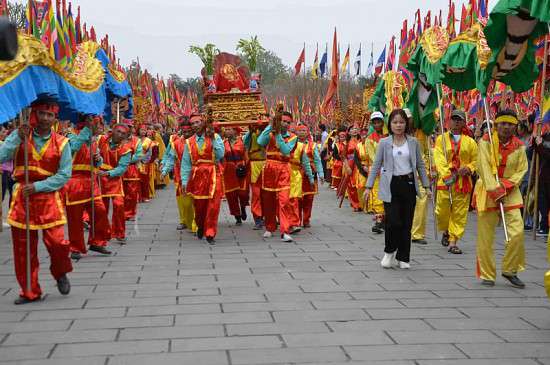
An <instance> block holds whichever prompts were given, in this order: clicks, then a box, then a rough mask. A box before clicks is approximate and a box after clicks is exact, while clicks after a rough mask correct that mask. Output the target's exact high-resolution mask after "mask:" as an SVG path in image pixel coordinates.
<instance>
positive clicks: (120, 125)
mask: <svg viewBox="0 0 550 365" xmlns="http://www.w3.org/2000/svg"><path fill="white" fill-rule="evenodd" d="M113 130H119V131H121V132H124V133H128V132H129V131H130V128H129V127H128V126H127V125H126V124H124V123H118V124H115V125H113Z"/></svg>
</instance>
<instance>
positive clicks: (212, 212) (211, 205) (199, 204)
mask: <svg viewBox="0 0 550 365" xmlns="http://www.w3.org/2000/svg"><path fill="white" fill-rule="evenodd" d="M221 204H222V196H221V195H220V194H218V193H216V194H215V195H214V197H213V198H212V199H194V200H193V207H194V208H195V223H196V224H197V227H199V228H202V229H203V234H204V236H206V237H212V238H214V237H216V234H217V233H218V216H219V215H220V207H221Z"/></svg>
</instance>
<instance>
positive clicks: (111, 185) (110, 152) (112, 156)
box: [98, 136, 131, 238]
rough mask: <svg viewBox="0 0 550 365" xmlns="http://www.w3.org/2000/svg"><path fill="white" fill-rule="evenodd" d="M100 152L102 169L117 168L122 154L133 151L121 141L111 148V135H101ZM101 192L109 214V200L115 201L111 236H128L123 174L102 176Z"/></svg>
mask: <svg viewBox="0 0 550 365" xmlns="http://www.w3.org/2000/svg"><path fill="white" fill-rule="evenodd" d="M98 144H99V152H100V154H101V157H102V158H103V164H102V165H101V167H100V168H101V170H102V171H111V170H113V169H115V168H116V167H117V166H118V164H119V162H120V159H121V157H122V156H124V155H126V154H129V153H131V150H130V148H129V146H128V145H127V144H125V143H120V144H118V145H116V146H114V147H113V148H111V137H109V136H101V138H100V139H99V142H98ZM100 181H101V194H102V196H103V204H104V205H105V210H106V211H107V214H108V213H109V200H111V201H112V202H113V214H112V218H111V237H114V238H126V219H125V217H124V187H123V183H122V176H118V177H110V176H101V179H100Z"/></svg>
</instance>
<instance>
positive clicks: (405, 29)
mask: <svg viewBox="0 0 550 365" xmlns="http://www.w3.org/2000/svg"><path fill="white" fill-rule="evenodd" d="M408 41H409V27H408V26H407V19H405V20H403V28H401V41H400V43H399V49H403V48H405V47H407V42H408Z"/></svg>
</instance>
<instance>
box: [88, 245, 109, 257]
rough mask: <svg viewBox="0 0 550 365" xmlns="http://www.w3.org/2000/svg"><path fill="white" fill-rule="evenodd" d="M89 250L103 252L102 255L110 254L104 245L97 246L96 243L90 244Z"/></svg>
mask: <svg viewBox="0 0 550 365" xmlns="http://www.w3.org/2000/svg"><path fill="white" fill-rule="evenodd" d="M89 250H90V251H94V252H98V253H100V254H103V255H110V254H111V253H112V252H111V251H109V250H108V249H107V248H106V247H103V246H97V245H90V247H89Z"/></svg>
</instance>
